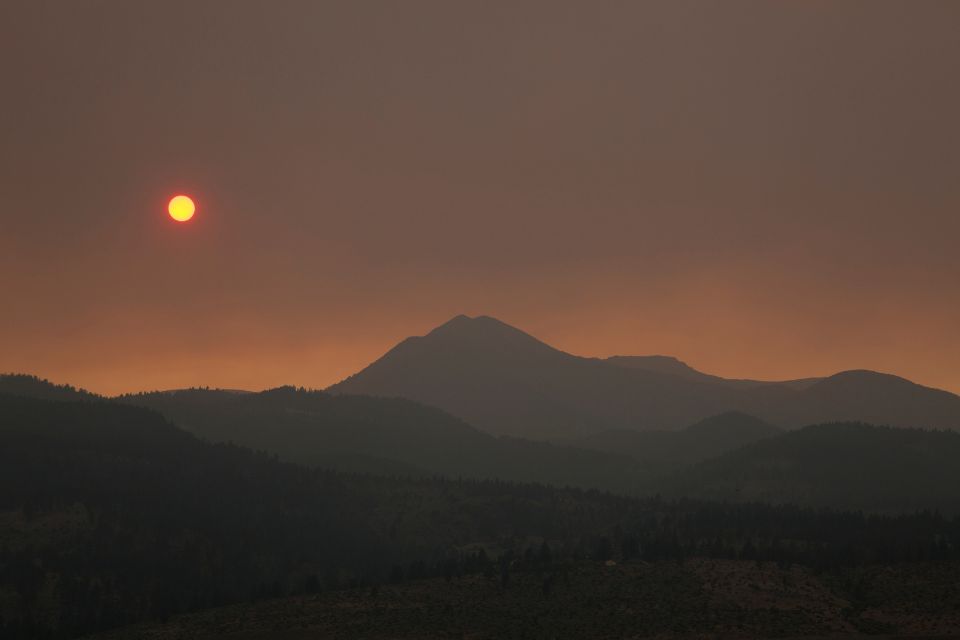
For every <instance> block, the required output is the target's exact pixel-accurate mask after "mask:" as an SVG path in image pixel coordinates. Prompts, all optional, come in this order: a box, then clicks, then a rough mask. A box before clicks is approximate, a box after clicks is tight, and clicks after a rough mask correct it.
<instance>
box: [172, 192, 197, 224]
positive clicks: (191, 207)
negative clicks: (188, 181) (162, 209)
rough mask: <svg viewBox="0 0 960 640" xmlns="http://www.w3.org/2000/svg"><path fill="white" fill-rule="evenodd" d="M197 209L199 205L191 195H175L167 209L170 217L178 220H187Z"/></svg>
mask: <svg viewBox="0 0 960 640" xmlns="http://www.w3.org/2000/svg"><path fill="white" fill-rule="evenodd" d="M196 210H197V205H195V204H194V203H193V200H192V199H191V198H190V196H183V195H180V196H174V197H173V198H171V199H170V204H168V205H167V211H168V212H169V213H170V217H171V218H173V219H174V220H176V221H177V222H186V221H187V220H189V219H190V218H192V217H193V214H194V212H196Z"/></svg>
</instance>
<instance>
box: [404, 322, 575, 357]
mask: <svg viewBox="0 0 960 640" xmlns="http://www.w3.org/2000/svg"><path fill="white" fill-rule="evenodd" d="M411 340H412V341H414V342H418V343H420V344H427V343H433V344H436V345H437V346H443V347H444V348H451V347H453V346H456V347H457V348H465V349H475V348H481V349H493V350H503V349H506V350H510V351H516V350H530V349H534V350H537V351H540V352H547V351H549V352H557V350H556V349H554V348H553V347H551V346H549V345H547V344H545V343H543V342H541V341H540V340H537V339H536V338H534V337H533V336H532V335H530V334H529V333H526V332H524V331H521V330H520V329H517V328H516V327H514V326H511V325H509V324H507V323H506V322H503V321H502V320H498V319H496V318H493V317H491V316H483V315H481V316H474V317H470V316H467V315H463V314H461V315H458V316H455V317H453V318H451V319H450V320H448V321H447V322H444V323H443V324H441V325H440V326H438V327H436V328H435V329H433V330H432V331H430V332H429V333H427V334H426V335H424V336H420V337H416V338H412V339H408V341H411Z"/></svg>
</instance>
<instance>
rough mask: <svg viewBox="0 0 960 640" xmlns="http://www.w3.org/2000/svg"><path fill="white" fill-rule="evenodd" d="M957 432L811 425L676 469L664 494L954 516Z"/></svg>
mask: <svg viewBox="0 0 960 640" xmlns="http://www.w3.org/2000/svg"><path fill="white" fill-rule="evenodd" d="M958 461H960V433H956V432H952V431H929V430H924V429H903V428H892V427H876V426H872V425H867V424H861V423H835V424H821V425H812V426H809V427H805V428H803V429H799V430H797V431H792V432H789V433H785V434H783V435H780V436H777V437H774V438H767V439H763V440H760V441H757V442H754V443H753V444H749V445H746V446H744V447H742V448H740V449H737V450H735V451H731V452H728V453H725V454H723V455H720V456H718V457H716V458H713V459H710V460H706V461H704V462H702V463H700V464H698V465H696V466H694V467H692V468H690V469H688V470H686V471H683V472H681V473H680V474H679V476H677V477H676V478H674V479H673V480H672V481H671V482H670V483H668V485H667V486H668V490H667V493H670V494H672V495H683V496H689V497H696V498H702V499H709V500H729V501H741V502H770V503H789V504H796V505H802V506H811V507H833V508H843V509H862V510H864V511H871V512H902V511H919V510H923V509H929V510H935V509H939V510H942V511H944V512H947V513H951V514H960V490H958V487H960V464H958Z"/></svg>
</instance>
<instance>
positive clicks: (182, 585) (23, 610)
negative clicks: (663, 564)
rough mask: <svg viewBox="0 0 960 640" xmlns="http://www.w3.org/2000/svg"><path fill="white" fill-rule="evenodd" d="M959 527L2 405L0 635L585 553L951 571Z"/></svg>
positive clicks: (9, 402) (126, 413)
mask: <svg viewBox="0 0 960 640" xmlns="http://www.w3.org/2000/svg"><path fill="white" fill-rule="evenodd" d="M958 524H960V523H958V522H956V521H954V520H948V519H944V518H943V517H940V516H936V515H922V516H904V517H898V518H867V517H865V516H863V515H848V514H840V513H824V512H808V511H803V510H798V509H794V508H789V507H783V508H771V507H763V506H758V505H744V506H735V505H710V504H705V503H693V502H673V503H671V502H663V501H660V500H636V499H628V498H620V497H615V496H612V495H608V494H600V493H597V492H584V491H579V490H572V489H552V488H548V487H544V486H538V485H514V484H508V483H503V482H466V481H452V480H440V479H428V478H389V477H375V476H364V475H347V474H338V473H332V472H325V471H319V470H309V469H306V468H302V467H297V466H294V465H290V464H284V463H281V462H278V461H276V460H275V459H273V457H271V456H267V455H263V454H256V453H254V452H252V451H250V450H247V449H243V448H240V447H236V446H229V445H222V444H221V445H216V444H211V443H208V442H204V441H201V440H199V439H197V438H195V437H194V436H192V435H190V434H188V433H186V432H184V431H182V430H180V429H178V428H176V427H174V426H173V425H171V424H170V423H169V422H168V421H167V420H166V419H164V418H163V417H162V416H160V415H159V414H158V413H156V412H154V411H151V410H147V409H143V408H139V407H132V406H128V405H122V404H117V403H114V402H107V401H102V400H98V401H80V402H62V401H45V400H37V399H32V398H25V397H18V396H9V395H0V631H2V637H4V638H37V637H51V638H61V637H72V636H75V635H78V634H81V633H83V632H88V631H93V630H97V629H104V628H109V627H113V626H117V625H123V624H129V623H134V622H137V621H142V620H148V619H159V618H164V617H166V616H168V615H171V614H174V613H178V612H184V611H195V610H200V609H204V608H209V607H213V606H218V605H223V604H228V603H237V602H246V601H250V600H260V599H263V598H268V597H276V596H283V595H289V594H296V593H305V592H310V593H314V592H317V591H324V592H327V591H330V590H337V589H341V588H344V587H349V586H351V585H366V586H367V588H370V587H371V586H372V585H376V584H382V583H384V582H389V581H398V580H410V579H420V578H427V577H430V576H443V575H449V576H451V577H452V576H456V575H464V576H466V575H486V576H492V579H494V580H500V581H501V584H503V583H509V581H510V575H511V573H512V572H513V571H514V569H518V570H519V569H521V568H523V567H532V566H539V567H541V568H543V569H545V570H550V571H560V567H561V565H570V566H574V567H576V566H579V563H581V562H585V561H587V560H588V559H593V560H594V561H601V562H603V561H606V560H607V559H610V560H617V561H624V560H626V561H632V560H635V559H642V560H643V561H645V562H654V563H655V562H660V561H663V560H666V559H674V560H677V561H683V560H684V559H688V558H693V557H712V558H730V559H732V558H746V559H753V558H756V559H766V560H770V561H779V562H781V563H794V564H803V565H805V566H823V567H835V568H837V569H841V568H842V567H844V566H858V565H864V566H865V564H864V563H869V562H877V561H881V562H884V563H894V562H903V561H907V560H924V561H935V562H946V561H950V560H951V559H952V558H955V557H956V556H957V548H958V546H957V543H958V540H960V530H958V528H957V527H958ZM555 563H561V564H555ZM558 576H559V574H558ZM548 577H549V575H544V576H543V577H542V579H541V578H538V582H539V583H541V588H542V589H544V590H547V591H549V590H550V589H551V588H552V586H551V585H552V584H553V583H552V582H549V583H546V586H544V583H545V581H547V579H548ZM560 579H561V577H556V578H554V579H553V580H560ZM690 594H691V595H690V597H695V595H696V594H695V592H694V591H691V592H690ZM581 597H582V598H586V600H584V601H585V602H589V597H588V594H587V592H583V593H582V594H581ZM684 597H685V598H686V597H687V596H684ZM477 606H478V607H481V610H487V609H486V608H487V607H490V606H494V607H495V603H493V602H487V603H477ZM447 615H448V616H449V623H450V624H456V620H457V616H458V614H457V612H455V611H453V610H449V613H448V614H447ZM650 615H654V614H653V612H652V610H651V613H650ZM658 615H659V614H658ZM241 624H242V622H241Z"/></svg>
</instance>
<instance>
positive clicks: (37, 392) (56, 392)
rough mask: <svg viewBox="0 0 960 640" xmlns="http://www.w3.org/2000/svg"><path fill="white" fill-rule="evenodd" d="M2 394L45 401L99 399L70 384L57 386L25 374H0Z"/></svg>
mask: <svg viewBox="0 0 960 640" xmlns="http://www.w3.org/2000/svg"><path fill="white" fill-rule="evenodd" d="M0 393H9V394H12V395H18V396H27V397H30V398H40V399H43V400H94V399H98V398H99V396H97V395H95V394H92V393H90V392H89V391H85V390H83V389H78V388H76V387H73V386H70V385H68V384H55V383H53V382H50V381H49V380H46V379H44V378H40V377H37V376H32V375H27V374H23V373H5V374H0Z"/></svg>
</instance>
